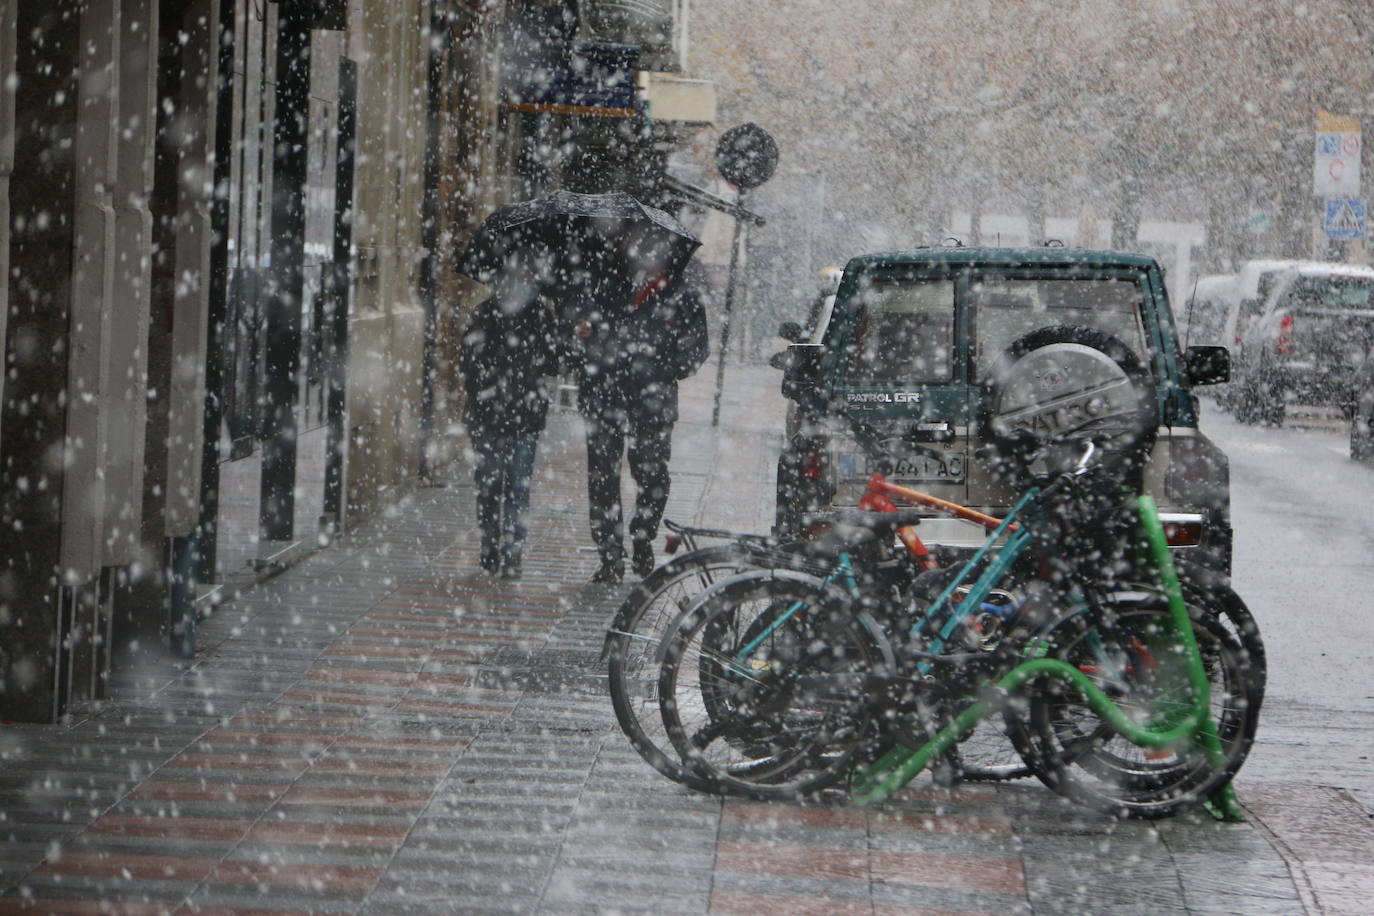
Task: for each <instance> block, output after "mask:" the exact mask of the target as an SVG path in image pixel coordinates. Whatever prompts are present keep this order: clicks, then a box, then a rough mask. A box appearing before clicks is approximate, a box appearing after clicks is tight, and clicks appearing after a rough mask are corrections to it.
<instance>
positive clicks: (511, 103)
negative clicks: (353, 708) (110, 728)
mask: <svg viewBox="0 0 1374 916" xmlns="http://www.w3.org/2000/svg"><path fill="white" fill-rule="evenodd" d="M685 25H686V24H685V2H683V0H664V2H660V3H635V4H623V3H615V2H603V3H595V2H583V3H574V2H546V0H505V2H500V0H497V2H492V0H0V217H2V218H3V219H0V268H3V271H0V275H3V276H4V278H5V280H4V281H3V282H0V343H3V353H4V371H3V373H2V374H0V386H2V387H0V719H5V720H17V721H37V722H43V721H54V720H57V719H59V718H61V717H62V716H64V715H65V714H67V713H68V712H70V711H71V710H72V709H73V708H74V707H76V706H79V705H80V704H82V703H85V702H89V701H94V700H98V699H100V698H101V697H103V696H105V695H106V694H107V692H108V690H109V689H110V687H109V684H110V680H109V679H110V674H111V671H112V670H116V669H117V668H118V666H120V665H121V664H130V663H134V662H136V661H137V660H139V659H140V658H142V657H143V656H145V655H147V654H148V653H153V654H161V653H165V652H169V651H170V652H172V653H175V654H179V655H181V656H182V657H185V658H189V657H191V656H192V655H193V653H194V648H195V643H194V634H195V621H196V619H197V617H198V616H199V615H200V614H202V613H203V612H205V610H206V609H207V608H209V607H211V606H212V605H213V603H214V602H215V601H216V600H217V599H218V598H219V597H223V596H225V595H226V594H227V593H229V592H232V591H233V590H234V589H237V588H240V587H244V586H249V585H251V584H252V583H253V582H254V581H256V580H257V579H260V578H261V577H263V576H268V575H271V574H272V573H273V572H274V571H275V570H277V569H280V568H282V567H283V566H284V565H286V564H289V563H290V562H292V560H293V559H294V558H295V557H296V556H299V555H301V554H302V553H304V552H308V551H309V550H311V549H314V548H315V547H316V546H317V545H319V544H321V543H325V542H327V541H328V539H329V538H330V537H332V536H333V535H334V534H335V533H337V532H339V531H341V530H343V529H346V528H347V527H348V526H350V525H353V524H356V523H357V522H358V521H359V520H360V519H363V518H366V517H367V516H369V515H370V514H372V513H375V512H376V511H378V510H379V509H381V508H384V507H385V506H387V505H389V504H390V503H391V502H393V501H394V500H396V499H398V498H399V497H400V496H401V495H402V494H403V493H404V491H405V489H406V488H407V487H409V486H412V485H414V484H415V483H416V482H417V481H419V480H422V479H423V478H424V477H425V476H427V475H429V474H432V473H433V472H434V471H435V469H436V468H437V467H439V466H440V465H441V464H443V463H445V462H448V461H452V460H454V459H455V458H457V457H459V456H458V454H457V450H456V449H455V448H454V447H453V443H454V442H455V441H456V439H455V437H454V435H453V433H454V431H455V428H456V424H457V422H458V419H459V417H460V416H461V406H462V405H461V397H460V396H459V390H460V389H459V386H458V384H457V380H456V378H455V377H454V373H453V369H452V367H453V365H454V363H455V361H456V357H457V340H458V337H459V335H458V329H459V328H460V327H461V325H462V323H463V321H464V320H465V316H466V314H467V313H468V311H469V310H470V308H471V306H472V305H473V304H474V303H475V302H476V301H477V300H478V298H480V296H481V295H483V294H484V290H483V288H482V287H480V286H478V285H476V284H473V283H471V282H469V281H466V280H464V279H463V278H460V277H458V276H456V275H455V274H454V273H453V271H452V269H451V265H452V259H453V254H454V252H455V251H457V250H458V249H459V248H460V247H461V245H462V244H463V242H464V241H465V239H466V237H467V235H468V233H470V232H471V230H472V228H473V227H474V226H475V225H476V224H477V223H478V222H479V221H480V220H481V219H482V217H484V216H485V215H486V214H487V213H488V212H490V210H491V209H493V208H494V207H496V206H498V205H500V204H502V203H506V202H509V201H512V200H515V199H519V198H523V197H528V196H534V195H536V194H540V193H544V192H547V191H549V190H552V189H553V188H555V187H562V186H573V185H575V184H576V185H580V186H591V185H593V184H601V185H604V186H606V187H619V188H624V189H627V190H632V191H635V192H636V193H641V194H647V193H651V192H654V191H655V189H656V188H657V187H658V185H659V184H660V182H659V181H658V180H657V178H656V177H655V175H656V172H655V170H656V169H661V168H662V166H663V162H664V161H665V158H666V156H667V155H668V153H669V152H670V151H671V147H672V145H673V143H675V142H676V139H675V137H676V133H675V132H676V131H677V130H679V129H682V128H684V127H688V128H690V126H691V125H692V124H693V123H695V122H693V121H692V120H691V118H687V117H677V118H674V117H660V118H659V119H658V121H657V122H655V121H654V120H653V119H652V117H651V116H650V115H649V109H650V108H651V107H652V106H650V105H649V104H648V100H649V99H650V98H651V97H652V96H653V94H654V90H653V89H652V88H651V87H650V79H649V76H648V74H649V73H650V72H651V71H650V70H649V68H650V67H652V68H653V71H652V72H654V73H658V74H660V76H661V77H662V78H663V79H669V78H670V77H672V75H673V71H675V70H678V69H680V58H681V54H682V49H683V48H685V41H686V28H685ZM574 58H576V60H577V61H578V62H579V66H580V65H581V62H582V61H585V60H594V61H600V62H601V63H602V64H604V65H605V66H604V67H603V70H602V71H598V72H601V73H603V76H604V77H605V78H604V79H600V81H599V82H598V81H596V80H593V81H592V82H591V83H589V84H588V83H584V84H581V85H578V84H577V81H576V79H574V78H573V77H574V72H573V69H574V68H573V66H572V62H573V61H574ZM541 67H542V68H543V69H542V70H541V69H539V68H541ZM531 68H533V69H535V70H539V73H543V74H545V75H544V76H543V77H539V76H537V75H536V76H531V72H532V70H531ZM579 72H580V71H579ZM679 76H680V74H679ZM533 90H538V92H542V93H543V94H542V95H539V96H538V97H536V94H535V93H534V92H533ZM608 91H609V92H611V93H612V94H613V95H615V97H616V98H618V99H620V100H621V101H620V102H617V103H614V104H601V103H593V102H591V101H589V100H588V98H585V97H584V96H585V94H586V93H587V92H608ZM690 94H691V93H690V92H689V95H690ZM603 101H604V100H603ZM694 104H695V106H696V107H695V109H694V110H695V111H696V112H697V113H696V114H695V115H693V116H692V117H695V118H700V117H701V112H702V111H703V110H704V109H703V108H702V105H701V103H700V98H697V99H696V102H695V103H694ZM674 105H676V109H677V110H678V111H679V112H686V111H687V110H688V109H689V108H691V107H692V105H691V104H688V105H686V106H685V107H684V105H683V103H682V102H681V100H680V99H679V100H678V101H676V102H672V103H666V102H665V103H663V104H662V105H660V108H662V109H664V110H665V111H666V113H667V114H668V115H671V114H672V111H673V108H674ZM617 109H618V110H617ZM606 163H614V164H615V165H616V167H617V169H618V170H617V171H606V170H605V168H604V165H605V164H606ZM579 170H581V171H580V172H579Z"/></svg>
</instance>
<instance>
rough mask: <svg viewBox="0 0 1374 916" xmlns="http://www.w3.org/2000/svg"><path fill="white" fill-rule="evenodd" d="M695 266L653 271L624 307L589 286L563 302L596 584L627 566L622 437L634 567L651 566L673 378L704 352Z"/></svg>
mask: <svg viewBox="0 0 1374 916" xmlns="http://www.w3.org/2000/svg"><path fill="white" fill-rule="evenodd" d="M691 273H693V271H692V269H691V267H689V268H688V269H687V271H684V272H683V273H679V274H677V275H676V276H673V277H669V276H667V275H665V274H663V273H661V272H659V273H654V274H653V275H651V276H650V278H649V279H647V280H646V281H644V282H643V283H642V285H640V287H639V290H638V292H637V294H636V295H635V296H634V298H633V299H632V301H631V304H630V307H629V309H628V310H627V309H625V308H624V307H622V306H618V305H617V304H615V303H614V302H612V303H611V304H610V305H609V306H606V305H604V304H601V303H602V302H604V300H603V299H601V297H598V296H597V295H596V293H595V292H593V293H591V294H589V295H587V296H585V297H583V298H582V299H580V300H573V301H572V302H569V303H565V313H566V314H568V315H569V317H568V319H567V320H568V321H569V323H570V325H571V329H570V330H571V335H570V338H571V348H570V349H571V360H570V361H571V362H572V364H573V365H574V366H575V367H576V370H577V383H578V385H577V389H578V390H577V395H578V397H577V401H578V410H579V411H580V412H581V414H582V416H583V419H584V420H585V422H586V430H587V496H588V504H589V514H590V521H591V530H592V540H593V541H594V542H595V543H596V547H597V552H598V554H599V555H600V559H601V565H600V566H599V567H598V568H597V570H596V573H595V574H594V575H593V576H592V581H593V582H595V583H600V584H613V583H617V582H620V581H621V580H622V579H623V578H624V575H625V560H624V554H625V546H624V525H623V522H622V514H621V505H620V468H621V456H622V454H624V453H625V451H626V446H627V445H628V447H629V450H628V458H629V464H630V474H631V476H632V477H633V478H634V481H635V487H636V495H635V512H634V516H633V517H632V518H631V520H630V525H629V528H630V538H631V543H632V550H633V554H632V558H631V568H632V570H633V571H634V573H635V574H636V575H638V576H641V577H643V576H647V575H648V574H649V573H651V572H652V571H653V569H654V551H653V541H654V538H656V537H657V535H658V526H659V522H660V521H661V520H662V518H663V511H664V508H665V507H666V505H667V502H668V491H669V488H670V486H671V479H670V477H669V474H668V461H669V459H670V457H671V456H672V437H673V425H674V424H675V423H676V422H677V417H678V403H677V401H678V396H677V395H678V382H679V381H681V380H683V379H685V378H688V377H689V376H691V375H692V374H694V373H695V372H696V371H697V370H698V369H699V368H701V365H702V363H704V362H705V361H706V357H707V353H708V348H709V346H708V340H707V331H706V313H705V310H704V308H703V307H702V303H701V295H700V292H699V290H698V287H697V284H696V283H695V282H694V281H693V280H692V279H691Z"/></svg>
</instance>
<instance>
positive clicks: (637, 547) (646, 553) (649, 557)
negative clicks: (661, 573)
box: [630, 541, 654, 579]
mask: <svg viewBox="0 0 1374 916" xmlns="http://www.w3.org/2000/svg"><path fill="white" fill-rule="evenodd" d="M630 569H632V570H634V574H635V575H636V576H639V578H641V579H643V578H644V577H645V576H647V575H649V573H651V572H653V571H654V545H653V543H652V542H650V541H635V543H634V560H633V562H631V563H630Z"/></svg>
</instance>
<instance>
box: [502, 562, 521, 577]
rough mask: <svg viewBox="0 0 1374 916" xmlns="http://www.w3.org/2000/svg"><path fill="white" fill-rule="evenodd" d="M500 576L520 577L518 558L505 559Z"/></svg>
mask: <svg viewBox="0 0 1374 916" xmlns="http://www.w3.org/2000/svg"><path fill="white" fill-rule="evenodd" d="M501 578H502V579H519V578H520V561H519V560H507V561H506V563H505V565H504V566H502V567H501Z"/></svg>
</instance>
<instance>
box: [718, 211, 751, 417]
mask: <svg viewBox="0 0 1374 916" xmlns="http://www.w3.org/2000/svg"><path fill="white" fill-rule="evenodd" d="M738 203H739V205H740V206H743V204H744V194H743V193H741V194H740V196H739V201H738ZM743 233H744V220H743V219H742V218H741V217H740V216H736V217H735V233H734V236H733V238H732V239H731V241H730V275H729V278H728V279H727V280H726V281H725V317H724V318H723V319H721V323H720V349H719V359H718V360H717V361H716V403H715V407H714V408H713V409H712V411H711V425H712V426H719V425H720V392H721V389H722V388H723V387H724V386H725V356H726V354H728V353H729V352H730V311H731V309H733V308H734V307H735V284H736V279H737V278H736V274H737V273H738V270H739V240H740V236H741V235H742V234H743Z"/></svg>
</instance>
